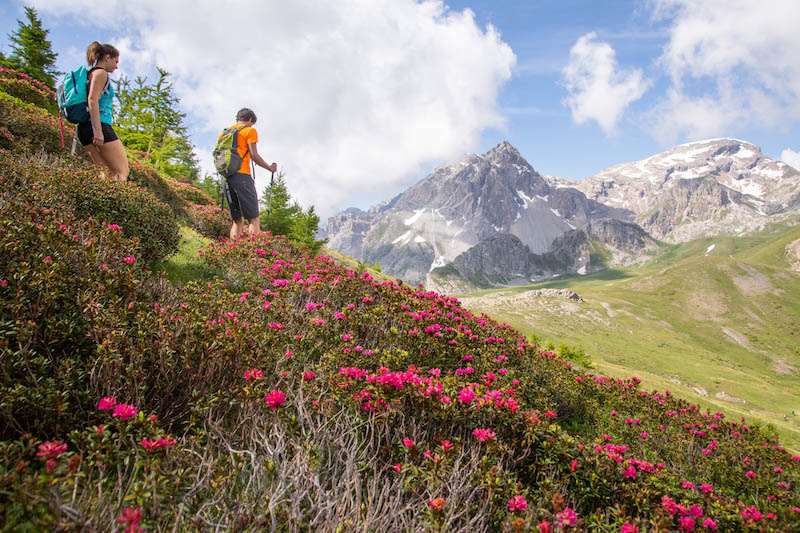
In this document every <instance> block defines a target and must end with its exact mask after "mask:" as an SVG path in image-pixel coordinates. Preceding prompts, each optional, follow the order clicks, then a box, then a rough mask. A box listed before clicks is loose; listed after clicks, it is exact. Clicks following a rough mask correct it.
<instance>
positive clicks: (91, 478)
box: [0, 72, 800, 533]
mask: <svg viewBox="0 0 800 533" xmlns="http://www.w3.org/2000/svg"><path fill="white" fill-rule="evenodd" d="M4 75H7V73H5V72H4ZM15 79H16V81H13V80H12V82H13V83H12V82H9V81H7V80H6V78H2V79H0V531H3V532H5V531H9V532H11V531H13V532H17V531H126V532H129V533H136V532H140V531H163V532H167V531H181V532H183V531H189V532H195V531H197V532H200V531H237V532H259V531H265V530H269V531H336V532H349V531H370V532H372V531H432V532H443V531H470V532H473V531H474V532H483V531H503V532H506V531H537V530H538V531H539V532H542V531H551V532H569V533H572V532H580V531H592V532H595V531H599V532H604V533H612V532H614V533H616V532H619V531H626V532H632V531H689V530H691V531H743V530H752V531H797V530H798V529H800V491H798V490H797V488H798V484H799V483H800V455H798V454H794V453H791V452H789V451H788V450H787V449H786V448H785V447H784V446H783V445H782V444H781V441H780V439H778V438H777V437H776V435H775V433H774V432H773V431H772V430H770V429H769V428H766V427H763V426H761V425H759V424H754V423H753V421H752V420H751V419H748V420H746V421H741V420H740V419H739V418H738V416H735V411H732V412H733V413H734V416H730V415H726V414H725V413H724V412H721V411H719V410H716V409H713V410H706V409H704V408H703V407H702V406H700V405H698V404H697V403H694V402H691V401H687V400H686V399H684V397H683V395H681V394H673V393H671V392H666V391H663V392H658V391H653V390H651V389H650V388H649V387H647V388H645V387H643V386H642V383H641V381H640V380H639V379H638V378H633V377H625V378H619V379H615V378H613V377H608V376H605V375H602V374H599V373H596V372H594V371H593V372H587V371H586V370H585V369H580V368H575V367H574V366H573V365H572V364H570V362H569V361H567V360H564V359H562V358H561V357H560V356H559V355H558V354H556V353H554V352H553V351H550V350H547V349H543V348H542V347H540V346H535V345H532V344H531V343H529V342H528V341H527V340H526V338H525V337H524V336H522V335H521V334H520V332H519V331H518V330H515V329H514V328H513V327H512V326H510V325H509V324H505V323H500V322H498V321H497V320H496V319H494V318H492V317H490V316H483V315H479V314H477V313H475V312H474V311H471V310H469V309H468V308H466V307H465V306H464V305H463V304H462V303H461V302H459V301H458V300H457V299H456V298H453V297H449V296H445V295H441V294H437V293H435V292H432V291H426V290H424V289H423V288H419V287H409V286H407V285H403V284H402V283H399V282H397V281H396V280H392V279H390V278H386V277H378V276H377V275H375V276H373V275H372V274H371V273H370V271H369V270H368V269H366V268H365V267H364V265H361V264H358V263H357V262H352V261H351V260H349V259H348V258H344V257H339V258H337V259H334V258H332V257H329V256H327V255H316V254H314V253H312V252H311V248H308V247H305V246H301V245H297V244H295V243H293V242H292V241H290V240H289V239H287V238H286V237H285V236H281V235H272V234H270V233H269V232H264V233H258V234H255V235H246V236H240V237H237V238H236V239H220V238H219V237H220V236H221V235H224V234H225V233H226V232H227V230H228V224H229V222H228V219H227V217H226V215H225V213H224V212H222V211H220V210H219V208H218V207H215V206H214V205H213V202H212V201H211V198H209V197H208V196H207V195H206V194H204V193H203V192H202V191H199V190H198V189H196V188H194V187H192V186H190V185H187V184H180V183H178V182H175V181H174V180H171V179H169V178H167V177H165V176H162V175H161V174H159V173H158V172H157V171H155V170H154V169H153V168H151V167H149V166H148V165H147V164H146V162H141V161H140V162H137V161H136V160H135V159H134V160H133V161H132V162H133V163H134V164H133V165H132V168H131V174H130V176H129V177H130V179H129V181H127V182H117V181H111V180H108V179H107V178H105V177H104V176H103V175H102V174H101V173H99V172H98V169H97V168H96V167H94V166H93V165H92V164H91V162H89V161H88V160H87V158H86V157H85V156H81V155H78V156H73V155H70V154H69V151H68V150H66V149H64V148H63V147H62V145H61V142H60V131H59V124H58V121H57V119H56V118H55V117H54V116H53V115H52V113H51V112H50V111H49V110H48V109H47V108H43V107H41V106H38V105H36V103H35V102H31V101H25V100H24V99H21V98H17V97H14V96H11V95H9V94H8V93H6V92H3V91H2V90H1V89H3V87H4V85H3V84H6V86H8V85H13V86H14V88H15V89H14V90H15V94H18V95H23V96H24V95H25V94H27V92H26V91H28V89H30V88H29V87H27V85H26V84H27V83H28V82H27V81H26V79H25V78H24V77H18V78H15ZM28 92H30V91H28ZM33 94H34V95H35V96H41V94H40V93H39V92H37V91H33ZM50 96H52V95H50ZM28 100H31V99H30V98H29V99H28ZM66 141H67V143H66V144H67V146H68V145H69V141H71V138H70V135H69V134H68V135H67V139H66ZM206 238H208V239H206ZM732 242H733V241H732ZM747 252H748V253H755V254H756V255H759V254H767V255H768V254H769V249H768V248H764V249H760V248H757V247H755V246H753V247H751V248H750V249H749V250H747ZM674 253H675V254H678V255H679V254H681V253H684V252H682V251H681V250H675V252H674ZM761 268H762V267H761V266H758V267H755V266H751V265H749V264H747V263H744V262H742V261H739V262H737V261H735V260H734V261H729V260H728V259H726V258H725V257H722V256H720V257H716V258H713V260H707V261H704V260H703V259H702V258H699V257H697V255H696V254H694V255H693V254H686V257H684V258H683V259H682V260H681V261H678V262H677V263H675V264H674V265H671V266H670V265H667V266H660V267H654V270H653V272H652V273H651V274H649V275H648V276H642V275H640V274H637V273H635V272H629V273H626V272H609V273H606V274H604V275H597V276H595V278H594V279H582V280H579V281H580V283H581V284H582V285H581V287H582V289H581V290H583V288H585V289H587V290H597V291H599V290H602V288H603V287H604V286H607V287H608V289H607V290H612V289H613V291H616V292H613V294H614V298H615V299H614V300H613V301H611V303H608V302H604V301H603V302H600V301H598V303H594V304H593V303H591V301H590V302H589V304H588V306H594V307H593V309H594V313H593V314H592V313H589V314H587V321H586V326H587V329H588V326H589V324H590V322H589V318H591V320H597V321H599V322H602V321H606V322H607V327H606V332H607V333H606V334H607V335H609V336H616V335H619V333H618V332H619V331H621V329H624V328H625V327H631V328H632V327H639V326H638V324H639V322H638V321H630V320H627V319H626V320H627V322H626V321H622V320H620V321H617V320H610V319H608V320H606V319H605V318H604V315H603V314H602V313H603V312H606V308H605V307H603V306H602V303H606V305H608V306H613V309H616V311H614V312H615V313H616V317H619V316H622V315H625V313H626V312H627V313H631V314H633V313H634V312H643V311H645V310H646V308H645V307H644V304H637V305H640V307H639V308H637V307H635V306H634V305H633V304H631V303H629V302H628V301H627V300H626V298H627V297H628V296H629V294H632V293H637V294H641V295H642V298H645V299H646V301H647V304H648V305H650V306H653V308H652V313H655V312H656V311H658V312H661V313H665V312H666V310H665V309H666V308H667V307H668V305H669V304H670V302H675V305H676V306H678V305H680V306H683V308H684V309H683V311H680V312H678V311H675V312H674V313H673V316H674V320H675V325H674V326H670V327H674V328H675V331H672V332H671V334H669V335H667V334H664V335H663V342H665V343H669V342H674V343H676V345H677V343H678V342H679V343H680V347H681V349H683V350H686V351H689V350H696V351H698V353H703V354H704V357H708V358H712V357H716V356H712V355H711V354H712V353H714V352H712V351H711V350H712V349H714V348H715V347H716V345H717V344H720V345H721V341H719V340H718V339H717V340H715V341H714V342H710V341H704V342H705V344H700V343H701V341H702V339H704V338H705V333H704V331H715V329H714V328H715V327H716V328H719V325H718V324H717V323H716V322H714V320H719V317H730V320H734V319H735V317H740V319H741V316H745V315H741V313H739V314H737V313H738V312H737V311H736V309H738V307H734V305H733V303H731V302H733V301H734V300H733V299H734V298H737V294H739V293H742V294H747V295H750V297H751V299H753V301H755V302H761V300H762V299H763V298H767V297H769V295H770V294H773V295H774V293H775V291H784V293H782V294H781V295H780V296H781V298H780V299H778V300H775V301H776V302H780V303H781V305H784V310H783V311H781V310H778V309H772V310H771V313H770V312H768V311H769V310H768V309H762V307H763V306H768V305H770V303H769V301H767V302H766V303H764V304H763V305H762V304H760V303H759V304H756V303H753V304H752V308H753V310H752V313H753V314H756V315H757V316H759V317H760V318H761V317H762V316H763V318H761V320H762V321H764V322H765V323H766V322H767V321H768V320H771V321H773V322H777V321H780V320H785V317H786V316H791V315H792V313H794V308H792V310H790V312H787V311H786V309H788V307H787V306H788V303H787V302H788V296H787V297H786V298H784V297H783V296H785V295H787V293H788V291H789V290H790V289H792V283H793V282H794V281H795V279H796V278H795V277H793V274H792V273H791V272H790V271H788V270H785V269H775V270H774V271H773V270H766V271H765V272H767V274H764V275H767V276H768V281H769V283H771V284H772V285H771V286H768V284H767V282H766V281H764V280H763V277H762V276H761V274H760V273H761V272H762V270H760V269H761ZM671 269H677V271H676V274H675V275H674V276H673V274H672V271H671ZM745 274H748V275H750V276H751V277H755V278H756V280H761V283H760V284H758V283H755V282H752V281H748V282H744V281H742V279H749V278H748V277H747V276H745ZM704 276H711V279H713V280H714V283H712V282H708V283H706V282H702V283H700V282H695V284H697V283H700V285H701V287H700V289H702V292H701V291H700V289H697V294H700V296H699V297H698V298H700V300H698V299H697V298H694V299H692V298H688V299H684V298H683V296H682V294H683V292H681V291H685V290H688V287H684V286H677V285H676V287H675V288H670V287H669V286H667V285H666V284H665V283H661V281H665V280H676V281H674V282H673V283H676V284H677V283H679V282H681V283H682V282H686V283H687V284H690V281H691V279H693V277H694V278H696V279H697V280H702V279H705V278H704ZM714 276H716V277H714ZM726 276H727V277H726ZM740 278H742V279H740ZM637 283H638V285H637ZM615 286H618V287H615ZM593 287H594V288H593ZM723 287H724V290H723ZM733 287H736V290H734V288H733ZM742 287H744V288H742ZM765 287H767V288H769V287H773V288H771V289H769V290H766V291H765V289H764V288H765ZM592 288H593V289H592ZM745 289H746V290H745ZM529 292H530V291H529ZM518 294H520V295H522V296H524V295H525V294H526V293H525V292H523V291H520V292H518ZM665 294H669V297H667V296H665ZM753 295H755V296H753ZM727 298H731V299H732V300H731V302H729V301H728V300H727ZM684 300H685V301H684ZM709 302H717V303H716V304H715V305H713V306H711V305H708V303H709ZM735 302H737V305H739V304H738V302H739V300H735ZM576 305H583V304H576ZM771 305H773V307H774V306H777V305H778V304H776V303H774V302H773V303H772V304H771ZM588 306H587V309H589V308H590V307H588ZM613 309H612V310H613ZM531 312H532V313H534V312H535V313H539V314H540V315H541V316H543V317H545V318H548V319H550V320H551V321H552V323H553V324H556V322H557V320H556V317H558V316H559V313H558V310H557V309H555V308H553V309H546V308H545V307H544V306H541V305H540V306H538V307H536V308H535V309H534V310H532V311H531ZM692 313H694V314H695V315H698V314H702V316H706V315H708V317H709V319H708V320H707V321H706V322H703V325H704V326H705V327H706V328H707V330H703V331H700V330H696V326H697V325H698V324H699V320H698V319H692V320H689V319H688V318H686V319H684V318H685V317H684V316H683V315H690V314H692ZM703 313H704V314H703ZM626 316H627V315H626ZM653 316H655V315H653ZM746 316H750V315H749V314H746ZM616 317H610V318H616ZM726 320H728V318H726ZM641 323H645V322H641ZM665 323H666V322H665ZM620 324H622V326H620ZM625 324H627V326H625ZM572 326H573V327H578V326H577V324H576V323H575V322H572ZM563 327H564V328H565V330H564V332H563V333H564V338H567V339H569V338H570V337H569V335H570V332H569V331H568V330H567V328H568V323H567V321H566V319H565V320H564V323H563ZM726 327H727V326H726ZM733 327H734V326H733V325H732V326H731V328H733ZM764 327H765V328H766V327H767V326H764ZM770 327H772V326H770ZM678 328H680V330H678ZM693 328H695V329H693ZM642 329H643V327H640V330H642ZM652 331H653V332H656V330H655V329H653V330H652ZM753 331H755V333H752V332H750V330H747V333H751V334H752V335H756V336H758V337H757V339H756V338H755V337H754V338H753V339H752V340H748V342H750V343H752V344H753V345H755V346H757V347H758V348H757V349H755V348H754V349H750V350H744V349H743V350H742V351H743V352H744V353H745V354H750V355H749V357H750V359H746V357H745V356H744V355H742V356H741V357H738V356H737V358H736V359H734V358H733V357H730V361H731V363H730V365H729V366H730V368H728V367H726V372H727V373H722V374H720V375H722V376H723V377H724V378H725V379H726V380H729V381H730V384H731V387H732V386H733V382H734V381H736V380H737V379H738V380H739V381H742V380H744V379H745V378H744V376H745V375H746V374H747V373H746V372H743V371H742V369H744V364H745V363H746V364H748V365H751V366H753V367H758V365H757V364H756V363H757V362H758V361H759V360H761V366H763V367H767V366H768V364H767V363H766V361H771V359H769V357H771V356H772V355H773V354H769V355H763V354H762V353H761V351H758V350H761V347H762V344H759V343H761V342H762V341H761V339H762V338H763V339H767V338H769V337H768V333H764V332H762V330H753ZM649 332H650V331H649V330H648V331H647V332H646V333H647V334H649ZM602 334H603V333H602V328H599V327H598V328H597V331H596V333H595V335H596V336H597V337H598V338H599V337H600V336H601V335H602ZM625 334H626V335H627V334H628V333H625ZM742 334H743V335H744V334H745V333H742ZM635 337H636V335H635V331H631V332H630V338H631V339H632V340H633V339H635ZM640 337H642V335H640ZM675 339H679V340H675ZM748 339H749V338H748ZM789 341H790V339H786V338H782V339H781V340H780V341H779V340H777V339H772V338H769V343H770V344H769V346H770V347H773V348H774V349H780V348H781V347H783V346H784V345H788V343H789ZM763 342H767V341H763ZM599 345H600V344H599V343H598V346H599ZM642 346H643V345H642ZM698 346H699V348H698ZM763 346H767V345H766V344H764V345H763ZM628 348H629V349H627V350H622V349H620V351H619V352H618V355H619V357H624V358H630V364H639V365H641V367H642V368H645V370H646V371H647V370H649V371H651V372H654V370H653V368H652V364H651V359H652V358H648V357H644V356H643V355H642V352H640V350H641V349H642V348H640V346H638V345H636V344H633V343H631V345H630V346H629V347H628ZM701 351H702V352H701ZM756 354H760V355H756ZM609 357H610V356H609ZM696 357H697V356H696ZM781 357H783V355H781ZM663 358H664V359H665V360H670V359H672V364H673V366H674V367H675V368H674V372H676V373H677V372H680V371H681V370H682V367H681V364H680V361H678V360H677V359H676V358H675V355H674V354H672V355H671V356H670V357H667V356H663ZM759 358H760V359H759ZM739 359H742V360H743V361H745V362H744V363H741V362H740V361H739ZM648 364H650V367H648ZM706 364H707V366H708V367H709V368H711V365H710V363H708V362H706ZM786 364H787V365H789V364H792V365H794V364H796V359H795V358H789V356H788V355H787V356H786ZM737 365H739V366H737ZM684 366H685V360H684ZM723 366H724V365H723ZM606 368H607V369H608V370H609V373H612V374H615V373H619V372H620V370H621V369H620V368H618V367H612V366H610V363H608V364H607V366H606ZM636 373H637V374H640V372H636ZM767 376H768V371H767V370H764V369H763V368H762V374H760V375H758V376H757V377H756V378H750V380H752V381H755V380H756V379H760V380H763V381H766V379H767ZM786 376H787V377H785V378H783V379H786V380H789V379H791V375H788V374H787V375H786ZM729 381H726V382H725V384H726V386H727V385H728V383H729ZM775 381H776V382H777V381H778V380H775ZM773 388H774V386H773ZM730 390H731V391H733V392H734V393H735V392H738V390H736V389H733V388H731V389H730ZM770 393H771V391H770V390H765V391H764V395H768V394H770ZM765 401H766V400H765Z"/></svg>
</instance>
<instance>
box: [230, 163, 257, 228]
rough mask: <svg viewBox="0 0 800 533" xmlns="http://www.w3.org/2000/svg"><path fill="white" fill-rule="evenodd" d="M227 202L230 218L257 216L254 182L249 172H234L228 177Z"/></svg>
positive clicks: (251, 217) (248, 218)
mask: <svg viewBox="0 0 800 533" xmlns="http://www.w3.org/2000/svg"><path fill="white" fill-rule="evenodd" d="M227 199H228V204H229V205H230V208H231V220H236V219H239V218H242V217H244V218H246V219H247V220H250V219H253V218H258V194H257V193H256V182H255V181H254V180H253V178H252V177H250V174H242V173H238V174H234V175H233V176H231V177H230V178H228V198H227Z"/></svg>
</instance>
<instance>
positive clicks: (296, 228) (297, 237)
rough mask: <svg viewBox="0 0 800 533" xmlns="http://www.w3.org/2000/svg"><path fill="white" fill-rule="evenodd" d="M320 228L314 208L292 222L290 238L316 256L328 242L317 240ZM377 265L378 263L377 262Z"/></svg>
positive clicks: (300, 214) (299, 214) (303, 212)
mask: <svg viewBox="0 0 800 533" xmlns="http://www.w3.org/2000/svg"><path fill="white" fill-rule="evenodd" d="M318 228H319V215H317V214H316V213H315V212H314V206H313V205H312V206H311V207H309V208H308V210H306V211H301V212H299V213H298V214H297V215H296V216H295V217H294V220H293V221H292V227H291V229H290V230H289V238H290V239H292V240H293V241H295V242H298V243H300V244H305V245H306V246H308V247H309V248H310V249H311V251H312V252H313V253H314V254H316V253H317V252H319V249H320V248H321V247H322V245H323V244H325V243H326V242H327V240H317V238H316V233H317V229H318ZM376 263H377V262H376Z"/></svg>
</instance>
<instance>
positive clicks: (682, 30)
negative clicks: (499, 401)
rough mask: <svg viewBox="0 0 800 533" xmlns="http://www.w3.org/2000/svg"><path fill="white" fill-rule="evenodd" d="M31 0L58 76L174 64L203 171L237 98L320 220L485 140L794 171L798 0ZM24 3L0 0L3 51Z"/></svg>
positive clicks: (581, 158) (583, 158) (597, 159)
mask: <svg viewBox="0 0 800 533" xmlns="http://www.w3.org/2000/svg"><path fill="white" fill-rule="evenodd" d="M29 4H30V5H33V6H35V7H36V8H37V9H38V11H39V14H40V17H41V18H42V20H43V21H44V25H45V27H47V28H48V29H50V30H51V34H50V37H51V39H52V41H53V45H54V49H55V51H56V52H58V54H59V67H60V69H61V70H68V69H71V68H74V67H75V66H77V65H78V64H79V63H80V62H81V57H82V55H83V53H84V50H85V47H86V45H87V44H88V43H89V42H90V41H92V40H95V39H97V40H100V41H101V42H110V43H112V44H115V45H116V46H117V47H118V48H119V49H120V51H121V61H120V71H119V72H118V73H117V74H115V75H113V76H112V78H116V77H118V76H121V75H126V76H128V77H135V76H137V75H150V76H153V74H154V72H155V68H154V67H155V65H159V66H161V67H163V68H166V69H167V70H169V71H171V72H173V81H174V83H175V90H176V93H177V95H178V96H179V97H180V98H181V102H182V106H183V109H184V111H186V112H187V113H188V117H187V124H188V126H189V131H190V134H191V136H192V140H193V141H194V143H195V145H196V146H197V149H198V155H199V156H200V159H201V162H202V164H203V166H204V168H210V161H209V156H208V154H209V152H210V150H211V148H212V147H213V141H214V139H215V137H216V134H217V133H218V131H219V129H221V128H222V127H225V126H227V125H229V123H230V122H232V117H233V115H234V114H235V111H236V110H237V109H238V108H239V107H243V106H248V107H252V108H253V109H254V110H255V111H256V113H257V114H258V115H259V122H258V124H257V128H258V130H259V136H260V142H259V148H260V152H261V153H262V155H264V156H265V158H266V159H267V160H269V161H277V162H278V164H279V166H280V168H281V169H282V170H283V171H284V172H286V177H287V182H288V184H289V188H290V191H291V192H292V194H293V195H294V196H295V197H296V198H298V199H299V200H300V202H301V203H302V204H303V205H305V206H307V205H310V204H314V205H315V206H316V208H317V211H318V212H319V213H320V214H321V215H323V217H325V216H328V215H331V214H333V213H335V212H336V211H338V210H340V209H343V208H346V207H349V206H357V207H361V208H367V207H369V206H370V205H374V204H376V203H378V202H380V201H382V200H387V199H389V198H391V197H393V196H394V195H396V194H398V193H399V192H401V191H402V190H404V189H405V188H407V187H408V186H410V185H411V184H413V183H415V182H416V181H418V180H419V179H421V178H422V177H424V176H425V175H427V174H428V173H429V172H430V171H431V170H432V169H433V168H434V167H435V166H437V165H440V164H443V163H447V162H449V161H452V160H453V159H456V158H458V157H460V155H461V154H463V153H465V152H475V153H482V152H485V151H487V150H489V149H490V148H492V147H493V146H495V145H496V144H498V143H499V142H500V141H502V140H508V141H509V142H511V144H513V145H514V146H515V147H517V148H518V149H519V151H520V152H521V154H522V155H523V156H524V157H525V158H526V159H527V160H528V161H529V162H530V163H531V165H533V167H534V168H535V169H536V170H537V171H539V172H540V173H541V174H545V175H556V176H560V177H567V178H573V179H582V178H585V177H588V176H591V175H593V174H595V173H596V172H598V171H600V170H602V169H604V168H606V167H608V166H611V165H614V164H617V163H623V162H628V161H634V160H638V159H642V158H645V157H648V156H650V155H653V154H655V153H658V152H660V151H663V150H665V149H668V148H670V147H671V146H674V145H675V144H680V143H683V142H689V141H693V140H698V139H704V138H711V137H734V138H738V139H743V140H746V141H749V142H752V143H754V144H756V145H757V146H760V147H761V149H762V151H763V152H764V153H765V155H767V156H768V157H772V158H775V159H783V160H784V161H786V162H787V163H790V164H794V165H795V166H800V154H798V152H800V64H798V62H797V61H796V57H795V56H796V52H797V50H800V37H797V36H796V35H795V34H796V33H797V32H796V22H797V21H798V20H800V2H797V1H796V0H771V1H770V2H766V3H757V2H752V1H749V0H706V1H702V2H700V1H697V0H646V1H645V0H641V1H640V0H615V1H604V2H597V1H577V0H560V1H504V0H495V1H489V0H449V1H446V2H439V1H425V2H419V1H415V0H339V1H337V2H318V1H317V0H294V1H292V2H286V1H277V0H276V1H264V2H259V3H252V2H245V1H240V0H235V1H231V2H228V3H225V4H224V5H223V4H222V3H219V2H210V1H205V0H201V1H193V2H190V1H182V0H175V1H172V2H168V3H164V2H158V1H156V0H129V1H127V2H125V1H120V0H107V1H105V2H102V3H100V5H98V3H97V2H93V1H89V0H74V1H72V2H69V3H66V2H63V1H60V0H32V1H31V2H29ZM22 5H23V4H22V3H21V2H18V1H16V0H0V47H2V50H3V52H4V53H6V54H8V53H9V51H10V49H9V45H8V39H7V35H8V34H9V33H10V32H12V31H14V29H15V28H16V27H17V23H16V19H17V18H22V16H23V15H22ZM220 6H221V7H220ZM243 13H246V14H247V16H246V17H244V18H243V17H242V14H243ZM243 20H247V21H250V22H248V24H249V26H248V24H246V26H247V27H246V28H243V29H241V30H238V31H231V30H228V29H227V28H233V27H236V25H237V24H238V25H241V24H242V21H243ZM256 176H257V184H258V185H259V189H261V188H262V187H263V186H264V185H265V184H266V183H267V182H268V179H269V176H268V175H267V173H266V171H258V172H257V174H256Z"/></svg>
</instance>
